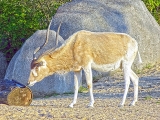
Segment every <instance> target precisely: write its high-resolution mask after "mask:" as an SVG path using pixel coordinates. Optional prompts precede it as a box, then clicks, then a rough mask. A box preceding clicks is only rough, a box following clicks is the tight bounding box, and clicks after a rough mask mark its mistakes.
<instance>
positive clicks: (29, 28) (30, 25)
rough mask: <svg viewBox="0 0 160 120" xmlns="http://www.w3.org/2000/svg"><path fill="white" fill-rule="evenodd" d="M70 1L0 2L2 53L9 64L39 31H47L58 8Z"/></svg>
mask: <svg viewBox="0 0 160 120" xmlns="http://www.w3.org/2000/svg"><path fill="white" fill-rule="evenodd" d="M67 1H69V0H63V1H62V0H61V1H59V0H57V1H56V0H0V6H1V7H0V51H2V52H3V53H5V55H6V57H7V61H8V62H9V61H10V59H11V58H12V56H13V55H14V54H15V52H16V51H17V50H18V49H19V48H20V47H21V46H22V44H23V43H24V41H25V40H26V39H27V38H28V37H29V36H31V35H32V34H33V33H34V32H35V31H36V30H37V29H45V28H46V27H47V25H48V19H50V18H51V17H52V16H53V15H54V14H55V12H56V10H57V8H58V7H59V6H60V5H61V4H63V3H64V2H67Z"/></svg>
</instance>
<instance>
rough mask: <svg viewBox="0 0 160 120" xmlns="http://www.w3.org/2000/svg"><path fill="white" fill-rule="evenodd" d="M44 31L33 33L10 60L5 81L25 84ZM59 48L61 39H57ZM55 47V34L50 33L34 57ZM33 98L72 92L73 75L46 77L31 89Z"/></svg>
mask: <svg viewBox="0 0 160 120" xmlns="http://www.w3.org/2000/svg"><path fill="white" fill-rule="evenodd" d="M45 36H46V30H39V31H37V32H35V33H34V34H33V35H32V36H31V37H30V38H29V39H27V40H26V42H25V43H24V44H23V46H22V48H21V49H20V50H19V51H18V52H17V53H16V54H15V55H14V57H13V58H12V60H11V62H10V64H9V66H8V68H7V71H6V75H5V79H9V80H12V79H13V80H16V81H18V82H20V83H22V84H24V85H26V84H27V81H28V77H29V73H30V64H31V61H32V59H33V52H34V50H35V49H36V48H37V47H39V46H41V45H42V44H43V43H44V41H45ZM58 39H59V46H60V45H61V44H62V43H63V42H64V40H63V38H62V37H60V36H59V37H58ZM54 46H55V32H54V31H50V35H49V41H48V43H47V45H46V46H45V47H43V49H41V50H40V51H38V53H37V54H36V56H39V55H41V54H42V53H44V52H45V51H46V50H48V49H51V48H54ZM31 89H32V92H33V94H34V96H35V97H40V96H45V95H52V94H53V93H65V92H72V91H73V90H74V80H73V73H68V74H65V75H57V74H54V75H52V76H48V77H47V78H45V79H44V80H42V81H41V82H39V83H36V84H35V85H34V86H32V87H31Z"/></svg>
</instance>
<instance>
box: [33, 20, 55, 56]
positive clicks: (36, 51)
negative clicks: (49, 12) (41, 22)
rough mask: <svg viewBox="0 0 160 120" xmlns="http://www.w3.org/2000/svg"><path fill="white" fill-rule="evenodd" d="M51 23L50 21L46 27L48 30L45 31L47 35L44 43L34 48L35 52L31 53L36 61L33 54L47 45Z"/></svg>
mask: <svg viewBox="0 0 160 120" xmlns="http://www.w3.org/2000/svg"><path fill="white" fill-rule="evenodd" d="M51 23H52V20H51V21H50V23H49V26H48V29H47V33H46V41H45V42H44V43H43V45H42V46H40V47H38V48H36V50H35V51H34V53H33V59H36V57H35V54H36V53H37V52H38V51H39V50H40V49H42V48H43V47H44V46H45V45H46V44H47V43H48V38H49V30H50V26H51Z"/></svg>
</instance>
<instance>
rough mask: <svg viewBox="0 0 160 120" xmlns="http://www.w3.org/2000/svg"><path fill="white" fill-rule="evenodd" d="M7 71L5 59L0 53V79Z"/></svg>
mask: <svg viewBox="0 0 160 120" xmlns="http://www.w3.org/2000/svg"><path fill="white" fill-rule="evenodd" d="M6 69H7V61H6V57H5V56H4V54H3V53H2V52H0V79H3V78H4V75H5V73H6Z"/></svg>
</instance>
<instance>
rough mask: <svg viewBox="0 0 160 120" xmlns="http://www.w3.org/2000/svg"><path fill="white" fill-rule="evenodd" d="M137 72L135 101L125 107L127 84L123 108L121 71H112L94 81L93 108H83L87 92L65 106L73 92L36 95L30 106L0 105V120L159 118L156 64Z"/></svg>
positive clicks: (159, 84)
mask: <svg viewBox="0 0 160 120" xmlns="http://www.w3.org/2000/svg"><path fill="white" fill-rule="evenodd" d="M146 68H147V69H145V70H143V71H137V73H140V74H139V76H140V80H139V100H138V102H137V103H136V105H135V106H128V105H129V103H130V102H131V101H132V98H133V85H132V84H131V85H130V89H129V93H128V97H127V99H126V103H125V106H124V107H121V108H120V107H118V105H119V103H120V101H121V99H122V96H123V91H124V80H123V77H122V74H121V72H116V73H112V75H111V77H109V78H107V77H103V78H101V79H99V80H98V82H94V97H95V104H94V108H87V104H88V103H89V93H88V92H84V93H79V95H78V101H77V104H76V105H75V106H74V108H68V105H69V104H70V103H71V102H72V99H73V94H63V95H55V96H51V97H46V98H36V99H33V102H32V103H31V105H30V106H27V107H24V106H8V105H5V104H0V120H77V119H80V120H160V64H158V65H156V66H146Z"/></svg>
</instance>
